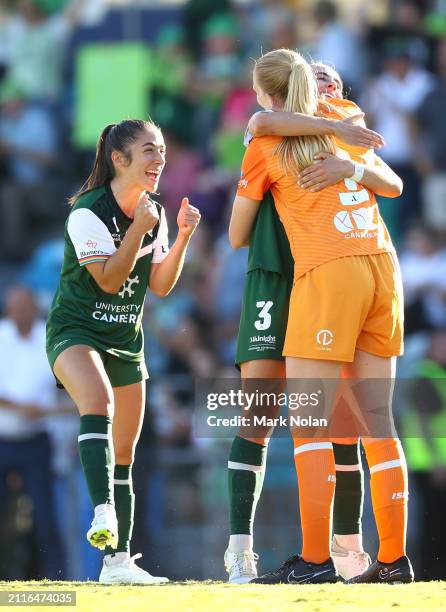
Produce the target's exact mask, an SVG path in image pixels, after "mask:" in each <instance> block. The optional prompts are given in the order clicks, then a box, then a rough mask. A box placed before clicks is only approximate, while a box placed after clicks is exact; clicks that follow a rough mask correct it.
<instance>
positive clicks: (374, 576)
mask: <svg viewBox="0 0 446 612" xmlns="http://www.w3.org/2000/svg"><path fill="white" fill-rule="evenodd" d="M413 580H414V575H413V569H412V565H411V563H410V561H409V559H408V558H407V557H406V556H404V557H400V558H399V559H397V560H396V561H394V562H393V563H381V562H380V561H375V562H374V563H372V565H371V566H370V567H369V568H368V569H366V571H365V572H364V573H363V574H361V575H360V576H356V578H351V579H350V580H348V581H347V584H365V583H375V584H378V583H381V584H401V583H406V582H413Z"/></svg>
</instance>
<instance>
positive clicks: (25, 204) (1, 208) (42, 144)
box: [0, 81, 60, 259]
mask: <svg viewBox="0 0 446 612" xmlns="http://www.w3.org/2000/svg"><path fill="white" fill-rule="evenodd" d="M0 110H1V114H0V160H2V161H3V163H4V165H5V167H6V170H7V180H6V181H5V182H4V183H3V185H2V186H1V188H0V191H1V192H0V215H1V218H2V223H1V231H0V237H1V247H0V250H1V251H2V252H3V253H4V254H5V255H7V256H10V257H15V258H18V259H21V258H23V257H24V256H27V255H28V254H29V253H30V252H31V249H32V247H33V246H35V241H33V239H32V238H31V239H30V236H32V235H33V234H34V232H33V233H32V234H31V232H30V231H29V230H30V229H31V228H30V227H29V223H30V221H31V219H32V218H34V217H35V215H37V216H42V215H43V214H45V215H46V216H47V217H48V216H50V217H51V216H53V217H54V216H55V215H56V217H57V214H56V212H55V207H54V201H53V200H52V199H51V197H50V196H49V192H50V189H49V187H50V185H49V184H48V181H47V179H48V177H49V172H50V170H51V168H52V167H54V166H55V165H56V153H57V137H56V129H55V125H54V123H53V117H52V115H51V113H50V112H49V111H48V109H46V108H44V107H42V106H40V105H38V104H35V103H32V102H29V101H27V100H26V97H25V95H24V92H23V90H22V89H21V88H20V86H19V85H18V84H16V83H13V82H12V81H9V82H8V83H6V84H5V85H4V86H3V88H2V90H1V92H0ZM59 219H60V216H59Z"/></svg>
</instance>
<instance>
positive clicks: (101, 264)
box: [86, 193, 158, 293]
mask: <svg viewBox="0 0 446 612" xmlns="http://www.w3.org/2000/svg"><path fill="white" fill-rule="evenodd" d="M157 222H158V210H157V208H156V206H155V204H154V203H153V202H151V201H150V200H149V199H148V196H147V194H146V193H144V194H143V195H142V196H141V198H140V199H139V202H138V205H137V207H136V209H135V216H134V219H133V223H132V224H131V226H130V227H129V229H128V230H127V233H126V235H125V236H124V239H123V241H122V242H121V245H120V246H119V248H118V249H117V251H115V253H113V255H111V256H110V257H108V258H106V260H105V261H98V262H94V263H90V264H87V265H86V268H87V270H88V271H89V273H90V274H91V275H92V277H93V278H94V280H95V281H96V283H97V284H98V285H99V287H100V288H101V289H102V291H105V292H106V293H118V291H119V289H120V288H121V287H122V285H123V283H124V282H125V281H126V280H127V278H128V277H129V275H130V273H131V271H132V270H133V268H134V267H135V264H136V260H137V257H138V252H139V250H140V248H141V245H142V241H143V238H144V235H145V234H146V233H147V232H149V231H150V230H151V229H152V228H153V227H155V225H156V224H157Z"/></svg>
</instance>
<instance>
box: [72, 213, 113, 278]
mask: <svg viewBox="0 0 446 612" xmlns="http://www.w3.org/2000/svg"><path fill="white" fill-rule="evenodd" d="M67 231H68V235H69V236H70V238H71V241H72V243H73V246H74V249H75V251H76V255H77V258H78V260H79V264H80V265H81V266H85V265H86V264H89V263H93V262H96V261H106V260H107V259H108V258H109V257H110V256H111V255H113V253H115V251H116V247H115V243H114V241H113V238H112V235H111V234H110V232H109V231H108V229H107V226H106V225H105V223H104V222H103V221H101V219H99V217H97V216H96V215H95V214H94V213H93V212H92V211H91V210H89V209H88V208H79V209H78V210H75V211H73V212H72V213H71V214H70V216H69V218H68V225H67Z"/></svg>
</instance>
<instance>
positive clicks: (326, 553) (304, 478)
mask: <svg viewBox="0 0 446 612" xmlns="http://www.w3.org/2000/svg"><path fill="white" fill-rule="evenodd" d="M294 462H295V465H296V473H297V479H298V482H299V504H300V516H301V524H302V557H303V558H304V560H305V561H310V562H312V563H323V562H324V561H327V559H328V558H329V557H330V540H331V514H332V506H333V496H334V492H335V483H336V470H335V461H334V455H333V447H332V444H331V442H329V441H328V440H327V439H326V438H325V439H323V438H299V439H295V440H294Z"/></svg>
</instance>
